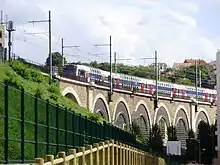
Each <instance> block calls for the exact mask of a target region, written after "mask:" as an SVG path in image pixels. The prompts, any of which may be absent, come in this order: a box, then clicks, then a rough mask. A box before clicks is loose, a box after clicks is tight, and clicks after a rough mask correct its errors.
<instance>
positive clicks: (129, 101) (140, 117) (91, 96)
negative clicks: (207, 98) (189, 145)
mask: <svg viewBox="0 0 220 165" xmlns="http://www.w3.org/2000/svg"><path fill="white" fill-rule="evenodd" d="M59 83H60V89H61V91H62V95H63V96H66V97H68V98H71V99H73V100H74V101H75V102H77V103H78V104H79V105H80V106H83V107H85V108H87V109H89V110H90V111H91V112H93V113H97V114H99V115H100V116H102V117H103V118H105V119H106V120H107V121H109V122H112V123H114V124H116V125H118V126H120V127H122V128H124V129H126V128H128V126H129V125H130V124H131V121H133V120H136V121H138V123H139V124H140V128H141V131H142V132H143V133H144V134H145V135H146V136H147V135H148V133H149V129H150V128H151V126H152V125H153V124H155V123H157V124H158V125H159V127H160V129H161V133H162V137H163V138H164V139H166V138H167V134H166V130H167V127H169V126H172V125H174V126H176V128H177V138H178V140H180V141H181V144H182V146H183V147H185V145H186V138H187V132H188V130H189V129H193V130H194V131H195V132H196V130H197V127H198V124H199V122H200V121H202V120H203V121H205V122H207V123H209V124H214V123H215V121H216V106H211V105H210V104H209V103H204V102H199V103H198V106H197V110H196V108H195V107H196V106H195V104H194V103H193V102H192V101H191V100H181V99H174V100H173V99H172V98H168V97H160V96H159V97H158V108H156V109H155V108H154V99H152V96H149V95H147V94H146V95H145V94H141V93H132V92H130V91H123V90H119V89H114V93H113V95H112V98H111V100H112V101H109V88H107V87H103V86H97V85H95V84H89V83H84V82H79V81H76V80H70V79H67V78H63V77H59Z"/></svg>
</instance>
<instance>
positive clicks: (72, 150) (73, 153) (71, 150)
mask: <svg viewBox="0 0 220 165" xmlns="http://www.w3.org/2000/svg"><path fill="white" fill-rule="evenodd" d="M69 153H70V154H72V155H74V159H73V160H70V162H69V164H70V165H76V150H75V149H69Z"/></svg>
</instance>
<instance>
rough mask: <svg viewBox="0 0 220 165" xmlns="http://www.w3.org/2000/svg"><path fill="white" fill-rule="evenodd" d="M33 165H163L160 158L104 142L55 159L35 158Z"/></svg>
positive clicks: (129, 147) (60, 154) (51, 156)
mask: <svg viewBox="0 0 220 165" xmlns="http://www.w3.org/2000/svg"><path fill="white" fill-rule="evenodd" d="M34 164H35V165H55V164H59V165H164V164H165V161H164V159H162V158H159V157H155V156H153V155H151V154H150V153H148V152H143V151H141V150H138V149H136V148H134V147H131V146H128V145H125V144H123V143H119V142H114V141H113V140H111V141H105V142H100V143H95V144H93V146H92V145H88V146H87V147H79V148H77V150H76V149H70V150H69V151H68V153H67V154H66V152H59V153H58V155H57V156H56V158H54V156H53V155H46V157H45V159H43V158H36V159H35V163H34Z"/></svg>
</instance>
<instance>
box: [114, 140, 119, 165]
mask: <svg viewBox="0 0 220 165" xmlns="http://www.w3.org/2000/svg"><path fill="white" fill-rule="evenodd" d="M115 145H116V147H115V156H114V158H115V162H114V163H115V165H118V161H119V159H118V156H119V155H118V145H119V143H118V142H115Z"/></svg>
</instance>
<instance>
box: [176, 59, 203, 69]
mask: <svg viewBox="0 0 220 165" xmlns="http://www.w3.org/2000/svg"><path fill="white" fill-rule="evenodd" d="M196 62H197V64H201V65H205V64H207V63H206V62H205V61H204V60H201V59H185V60H184V62H183V63H174V64H173V69H181V68H184V67H189V66H192V65H195V63H196Z"/></svg>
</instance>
